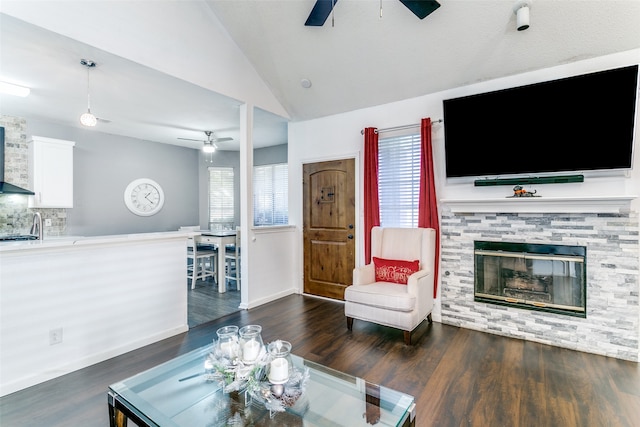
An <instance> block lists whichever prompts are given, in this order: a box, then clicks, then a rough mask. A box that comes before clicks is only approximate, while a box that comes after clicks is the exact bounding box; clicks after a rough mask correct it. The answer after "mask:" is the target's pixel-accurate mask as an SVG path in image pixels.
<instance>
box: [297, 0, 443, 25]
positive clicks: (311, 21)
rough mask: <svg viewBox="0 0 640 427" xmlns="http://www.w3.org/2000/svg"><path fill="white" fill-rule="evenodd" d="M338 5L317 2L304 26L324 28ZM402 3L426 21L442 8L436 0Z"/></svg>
mask: <svg viewBox="0 0 640 427" xmlns="http://www.w3.org/2000/svg"><path fill="white" fill-rule="evenodd" d="M336 3H338V0H316V4H314V5H313V9H311V13H310V14H309V17H308V18H307V21H306V22H305V23H304V25H306V26H308V27H322V26H323V25H324V22H325V21H326V20H327V18H328V17H329V14H330V13H331V11H332V10H333V7H334V6H335V4H336ZM400 3H402V4H403V5H405V6H406V7H407V9H409V10H410V11H411V12H413V14H414V15H416V16H417V17H418V18H420V19H424V18H425V17H427V16H428V15H430V14H431V13H432V12H433V11H434V10H436V9H437V8H439V7H440V3H438V2H437V1H435V0H400Z"/></svg>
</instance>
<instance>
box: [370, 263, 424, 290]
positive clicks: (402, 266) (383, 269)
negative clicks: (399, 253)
mask: <svg viewBox="0 0 640 427" xmlns="http://www.w3.org/2000/svg"><path fill="white" fill-rule="evenodd" d="M373 264H374V265H375V269H376V282H390V283H398V284H400V285H406V284H407V280H409V276H411V275H412V274H413V273H415V272H416V271H418V269H419V268H420V261H418V260H415V261H404V260H395V259H384V258H378V257H373Z"/></svg>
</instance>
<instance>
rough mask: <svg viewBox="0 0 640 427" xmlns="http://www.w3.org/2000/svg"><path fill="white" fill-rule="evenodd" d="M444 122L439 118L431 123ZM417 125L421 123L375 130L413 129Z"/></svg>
mask: <svg viewBox="0 0 640 427" xmlns="http://www.w3.org/2000/svg"><path fill="white" fill-rule="evenodd" d="M442 122H444V120H442V119H438V120H433V121H432V122H431V124H433V123H442ZM417 127H420V123H415V124H412V125H404V126H395V127H392V128H384V129H376V130H375V132H376V133H380V132H391V131H393V130H403V129H411V128H417ZM360 134H361V135H364V129H362V130H361V131H360Z"/></svg>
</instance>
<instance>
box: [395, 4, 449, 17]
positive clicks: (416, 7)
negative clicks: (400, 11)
mask: <svg viewBox="0 0 640 427" xmlns="http://www.w3.org/2000/svg"><path fill="white" fill-rule="evenodd" d="M400 3H402V4H403V5H405V6H406V7H407V9H409V10H410V11H411V12H413V14H414V15H416V16H417V17H418V18H420V19H424V18H425V17H427V16H429V15H430V14H431V13H432V12H433V11H434V10H436V9H437V8H439V7H440V3H438V2H437V1H435V0H400Z"/></svg>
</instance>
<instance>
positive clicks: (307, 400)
mask: <svg viewBox="0 0 640 427" xmlns="http://www.w3.org/2000/svg"><path fill="white" fill-rule="evenodd" d="M210 351H211V346H207V347H203V348H200V349H197V350H194V351H192V352H190V353H187V354H184V355H182V356H179V357H177V358H175V359H172V360H170V361H168V362H166V363H163V364H161V365H159V366H156V367H154V368H152V369H149V370H147V371H145V372H142V373H140V374H137V375H135V376H133V377H130V378H128V379H126V380H124V381H120V382H118V383H115V384H112V385H111V386H109V391H108V403H109V422H110V425H111V426H112V427H124V426H126V425H127V421H128V420H131V421H132V422H134V423H135V424H136V425H138V426H140V427H144V426H149V427H151V426H161V427H171V426H184V427H187V426H188V427H199V426H202V427H205V426H207V427H210V426H227V425H242V426H332V427H333V426H349V427H353V426H367V425H377V426H414V425H415V402H414V398H413V397H412V396H409V395H407V394H404V393H400V392H398V391H395V390H392V389H389V388H386V387H382V386H378V385H375V384H371V383H368V382H366V381H364V380H363V379H361V378H357V377H353V376H351V375H348V374H345V373H342V372H339V371H336V370H333V369H331V368H327V367H325V366H322V365H319V364H317V363H314V362H311V361H308V360H304V359H303V358H301V357H298V356H295V355H292V357H291V359H292V361H293V364H294V366H296V368H297V369H301V370H306V369H307V368H308V372H309V379H308V380H307V383H306V387H305V391H304V393H303V394H302V396H301V397H300V398H299V399H298V400H297V401H296V402H295V404H293V405H292V406H290V407H287V408H286V410H285V412H270V411H269V410H267V409H266V408H265V407H264V404H261V403H260V402H256V401H255V400H253V401H252V399H250V398H246V396H245V394H244V393H242V392H232V393H226V392H223V390H222V388H221V385H220V384H219V383H217V382H210V381H207V380H206V376H205V375H204V372H203V367H204V361H205V359H206V358H207V356H208V354H209V352H210Z"/></svg>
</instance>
